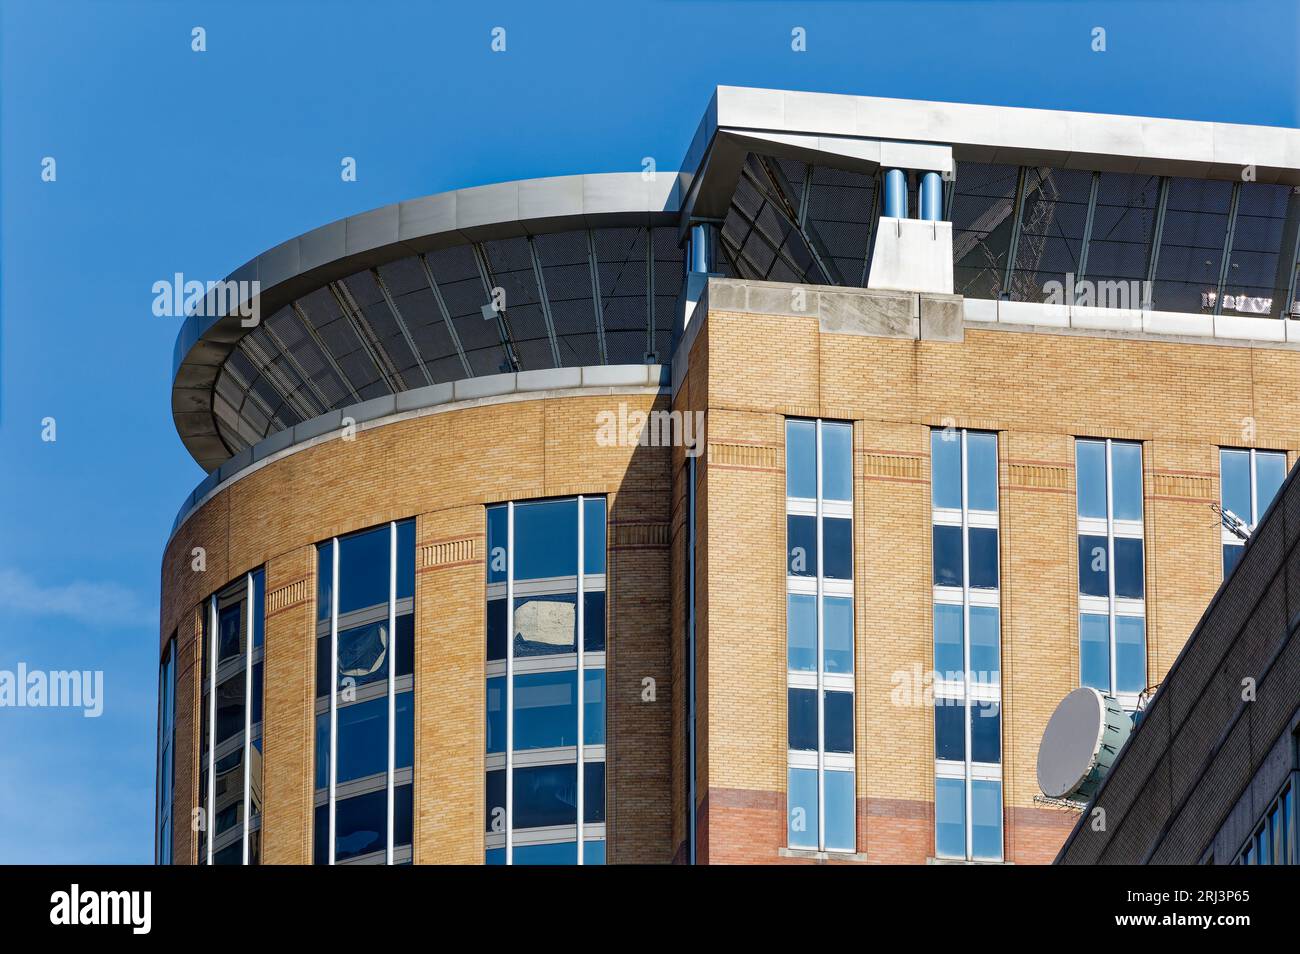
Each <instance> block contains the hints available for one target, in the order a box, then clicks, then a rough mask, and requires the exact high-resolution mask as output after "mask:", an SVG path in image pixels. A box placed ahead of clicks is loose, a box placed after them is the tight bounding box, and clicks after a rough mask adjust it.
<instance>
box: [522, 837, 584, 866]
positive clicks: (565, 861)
mask: <svg viewBox="0 0 1300 954" xmlns="http://www.w3.org/2000/svg"><path fill="white" fill-rule="evenodd" d="M513 863H514V864H517V865H576V864H577V863H578V843H577V842H576V841H563V842H560V843H559V844H555V845H515V846H514V857H513Z"/></svg>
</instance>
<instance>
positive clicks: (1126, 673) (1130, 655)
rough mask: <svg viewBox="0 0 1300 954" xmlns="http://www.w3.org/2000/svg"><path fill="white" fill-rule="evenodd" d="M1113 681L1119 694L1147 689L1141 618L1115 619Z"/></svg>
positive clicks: (1144, 642)
mask: <svg viewBox="0 0 1300 954" xmlns="http://www.w3.org/2000/svg"><path fill="white" fill-rule="evenodd" d="M1115 680H1116V682H1117V683H1118V685H1117V686H1116V687H1115V688H1116V689H1117V691H1119V692H1141V691H1142V690H1143V689H1145V688H1146V687H1147V640H1146V620H1144V619H1143V618H1142V617H1141V616H1116V617H1115Z"/></svg>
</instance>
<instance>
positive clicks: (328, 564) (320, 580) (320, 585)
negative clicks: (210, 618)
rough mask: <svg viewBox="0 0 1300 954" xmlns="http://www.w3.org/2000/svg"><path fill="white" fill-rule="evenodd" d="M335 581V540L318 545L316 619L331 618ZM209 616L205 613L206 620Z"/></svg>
mask: <svg viewBox="0 0 1300 954" xmlns="http://www.w3.org/2000/svg"><path fill="white" fill-rule="evenodd" d="M333 582H334V541H333V540H331V541H329V542H328V543H321V544H318V545H317V546H316V619H317V620H327V619H329V618H330V607H331V605H332V603H331V601H332V600H333V596H332V595H331V589H330V587H331V584H332V583H333ZM206 620H207V616H206V614H205V615H204V621H205V622H206Z"/></svg>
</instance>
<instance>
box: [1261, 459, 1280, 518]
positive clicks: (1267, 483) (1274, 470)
mask: <svg viewBox="0 0 1300 954" xmlns="http://www.w3.org/2000/svg"><path fill="white" fill-rule="evenodd" d="M1284 480H1286V454H1273V453H1268V452H1265V451H1258V452H1256V454H1255V499H1256V501H1257V502H1258V503H1259V512H1258V513H1256V514H1255V522H1256V523H1258V522H1259V521H1260V520H1261V519H1262V518H1263V516H1264V514H1265V513H1267V512H1268V505H1269V504H1271V503H1272V502H1273V498H1274V497H1276V496H1277V491H1278V488H1279V487H1281V486H1282V482H1283V481H1284Z"/></svg>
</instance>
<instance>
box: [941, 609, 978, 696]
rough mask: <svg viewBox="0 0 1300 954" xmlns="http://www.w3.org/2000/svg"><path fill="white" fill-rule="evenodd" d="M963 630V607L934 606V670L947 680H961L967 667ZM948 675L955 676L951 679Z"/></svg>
mask: <svg viewBox="0 0 1300 954" xmlns="http://www.w3.org/2000/svg"><path fill="white" fill-rule="evenodd" d="M961 630H962V609H961V607H960V606H954V605H952V604H951V603H936V604H935V605H934V668H935V671H936V672H938V673H940V674H942V675H943V676H944V678H945V679H946V678H960V674H961V673H962V671H963V670H964V669H965V667H966V660H965V650H964V648H963V647H962V641H961ZM972 662H973V660H972ZM947 673H954V674H955V675H954V676H952V677H949V676H947V675H946V674H947Z"/></svg>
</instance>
